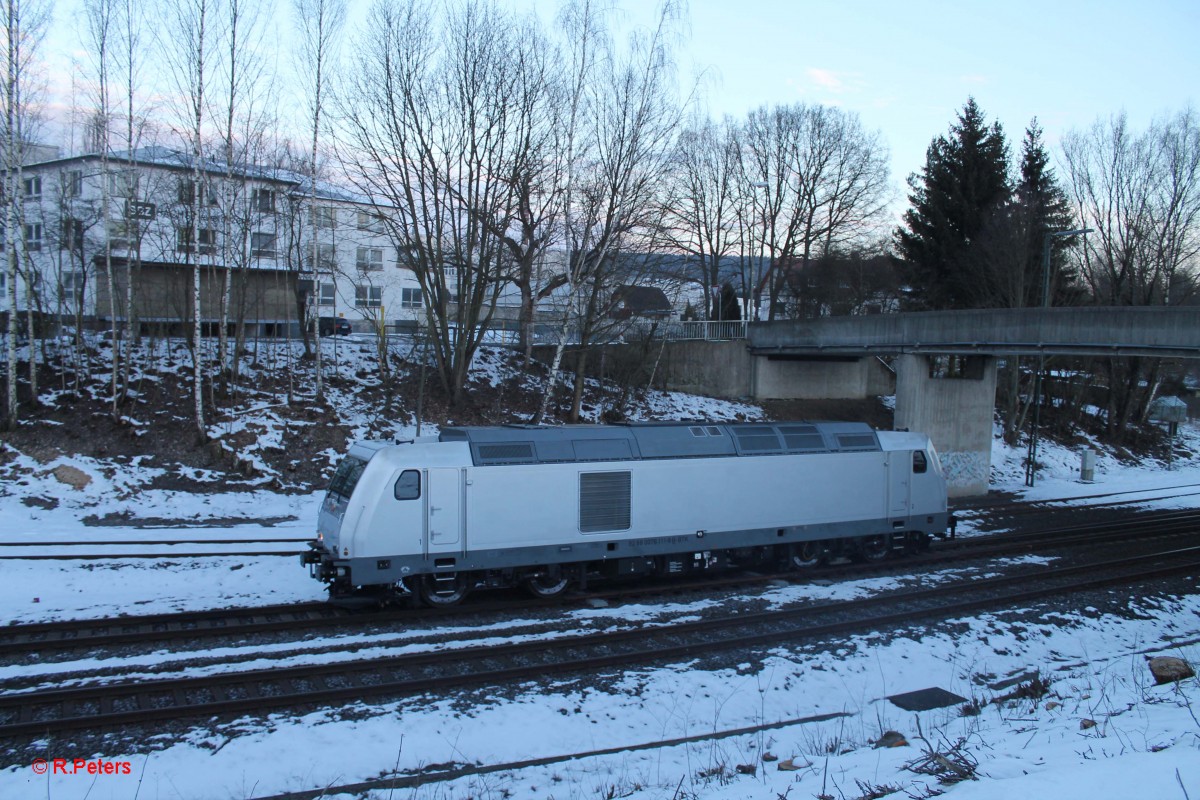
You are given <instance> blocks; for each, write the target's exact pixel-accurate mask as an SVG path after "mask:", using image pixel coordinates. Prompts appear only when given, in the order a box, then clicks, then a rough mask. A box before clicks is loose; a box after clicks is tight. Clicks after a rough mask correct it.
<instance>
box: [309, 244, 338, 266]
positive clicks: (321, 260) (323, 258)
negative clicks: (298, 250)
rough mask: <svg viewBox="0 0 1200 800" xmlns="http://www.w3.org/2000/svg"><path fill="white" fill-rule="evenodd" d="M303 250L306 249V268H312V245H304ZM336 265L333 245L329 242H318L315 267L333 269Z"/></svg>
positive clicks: (335, 252)
mask: <svg viewBox="0 0 1200 800" xmlns="http://www.w3.org/2000/svg"><path fill="white" fill-rule="evenodd" d="M305 250H306V251H307V252H306V253H305V257H304V260H305V261H306V262H307V263H308V268H309V269H312V268H313V263H312V258H313V252H312V247H311V246H309V247H306V248H305ZM336 266H337V250H336V249H335V248H334V246H333V245H331V244H318V245H317V265H316V268H317V269H324V270H332V269H334V268H335V267H336Z"/></svg>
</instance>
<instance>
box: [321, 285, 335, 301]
mask: <svg viewBox="0 0 1200 800" xmlns="http://www.w3.org/2000/svg"><path fill="white" fill-rule="evenodd" d="M335 294H336V290H335V289H334V286H333V284H332V283H318V284H317V305H319V306H332V305H333V304H334V296H335Z"/></svg>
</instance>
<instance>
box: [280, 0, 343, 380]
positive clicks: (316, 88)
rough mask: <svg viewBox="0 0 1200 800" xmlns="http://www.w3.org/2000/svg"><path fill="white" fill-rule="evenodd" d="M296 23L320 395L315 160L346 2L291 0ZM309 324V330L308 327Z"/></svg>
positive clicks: (308, 318) (309, 304)
mask: <svg viewBox="0 0 1200 800" xmlns="http://www.w3.org/2000/svg"><path fill="white" fill-rule="evenodd" d="M293 8H294V11H295V17H296V20H297V25H298V28H299V29H298V31H297V33H298V34H299V37H300V47H299V48H298V50H297V53H298V56H299V65H300V68H301V71H302V74H304V75H307V76H311V82H308V81H306V82H305V84H304V99H305V102H306V104H307V109H306V110H307V113H306V116H305V120H306V122H307V124H308V131H307V132H308V134H309V136H310V148H311V149H310V151H309V163H308V180H309V187H308V188H309V209H310V214H309V222H310V233H311V236H312V242H311V243H310V244H311V247H312V291H311V292H309V294H308V297H307V301H306V303H305V316H304V317H303V320H304V322H303V323H302V324H303V326H304V330H305V334H304V344H305V348H306V349H307V346H308V341H309V336H310V335H311V336H312V338H313V342H314V344H315V347H314V350H315V351H316V372H317V379H316V392H317V397H320V396H321V394H322V393H323V386H322V380H323V375H322V365H321V331H320V328H321V326H320V325H318V324H317V318H316V307H315V305H314V303H315V299H314V298H315V295H316V292H317V291H318V289H317V286H318V269H319V268H320V258H319V255H320V247H321V245H320V243H319V241H318V236H317V234H318V218H317V174H318V171H317V158H318V156H319V154H320V144H321V126H322V125H324V124H325V120H324V112H325V104H326V102H327V100H328V94H329V87H328V83H329V79H330V72H329V71H330V68H331V66H332V62H333V59H334V57H335V53H336V47H337V43H338V40H339V38H340V36H341V30H342V22H343V20H344V19H345V17H346V3H345V0H293ZM309 325H311V329H310V328H309Z"/></svg>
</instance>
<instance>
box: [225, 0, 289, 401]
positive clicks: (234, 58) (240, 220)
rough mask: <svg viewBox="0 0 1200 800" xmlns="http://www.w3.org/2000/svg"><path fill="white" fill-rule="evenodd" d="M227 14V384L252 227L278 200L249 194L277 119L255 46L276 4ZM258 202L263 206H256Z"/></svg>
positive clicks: (249, 3)
mask: <svg viewBox="0 0 1200 800" xmlns="http://www.w3.org/2000/svg"><path fill="white" fill-rule="evenodd" d="M223 10H224V12H225V37H224V42H223V43H224V47H223V48H222V52H221V54H220V57H219V65H218V76H219V80H220V82H221V104H222V105H223V108H221V110H220V113H219V114H218V115H217V120H216V123H217V134H218V136H219V138H220V140H221V152H222V161H223V162H224V168H225V181H224V185H223V186H222V191H220V192H219V194H218V205H219V206H220V207H221V243H220V253H221V264H222V266H223V267H224V269H223V271H222V275H223V277H224V282H223V286H222V287H221V292H220V299H219V302H218V309H219V315H220V321H219V326H218V345H217V363H218V364H219V365H220V374H221V376H222V380H223V381H226V382H227V381H229V380H230V379H231V378H232V377H233V376H234V375H235V373H236V365H237V363H238V362H237V358H236V356H234V357H233V358H232V359H231V358H230V353H229V322H230V311H231V309H230V303H231V298H232V295H233V283H234V276H235V274H236V275H237V278H238V281H239V286H240V287H242V288H244V286H245V284H246V273H247V271H248V270H249V269H250V266H251V264H250V262H251V258H252V253H251V248H250V244H251V242H250V238H251V228H252V226H253V224H254V223H255V222H256V221H258V220H261V219H263V217H264V215H265V216H266V217H267V219H269V218H270V214H271V211H272V207H273V202H274V199H275V197H274V194H273V193H270V192H269V190H260V194H259V195H258V196H257V197H256V198H252V197H250V196H248V193H247V190H246V169H247V165H249V164H254V163H256V161H255V156H258V155H261V154H262V148H261V144H262V140H263V137H264V134H265V129H266V126H267V124H268V123H269V121H270V120H271V119H272V117H271V114H270V108H269V100H268V98H269V93H268V92H265V91H264V89H265V88H268V84H269V82H270V78H271V76H270V75H269V74H268V72H267V69H266V66H267V65H266V64H265V63H264V59H263V58H262V57H261V55H260V54H259V52H258V51H257V50H256V48H255V44H256V43H257V42H258V41H260V40H261V39H262V37H263V35H264V33H265V30H264V28H265V22H266V21H267V20H268V19H269V17H270V12H271V4H269V3H261V2H256V1H254V0H226V4H225V7H224V9H223ZM263 191H267V193H265V194H264V193H262V192H263ZM256 199H257V200H258V202H257V203H255V202H253V201H254V200H256ZM239 311H241V312H242V313H241V314H238V315H236V316H237V319H236V322H235V324H236V327H237V331H238V337H237V338H238V341H239V342H240V341H241V339H242V338H243V337H244V335H245V317H244V311H245V309H244V308H242V309H239ZM235 350H236V348H235Z"/></svg>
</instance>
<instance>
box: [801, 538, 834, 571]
mask: <svg viewBox="0 0 1200 800" xmlns="http://www.w3.org/2000/svg"><path fill="white" fill-rule="evenodd" d="M828 558H829V551H828V550H827V549H825V543H824V542H818V541H811V542H801V543H800V544H798V545H796V546H795V547H793V548H792V567H794V568H796V569H807V568H808V567H815V566H817V565H819V564H823V563H825V562H826V561H827V560H828Z"/></svg>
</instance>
